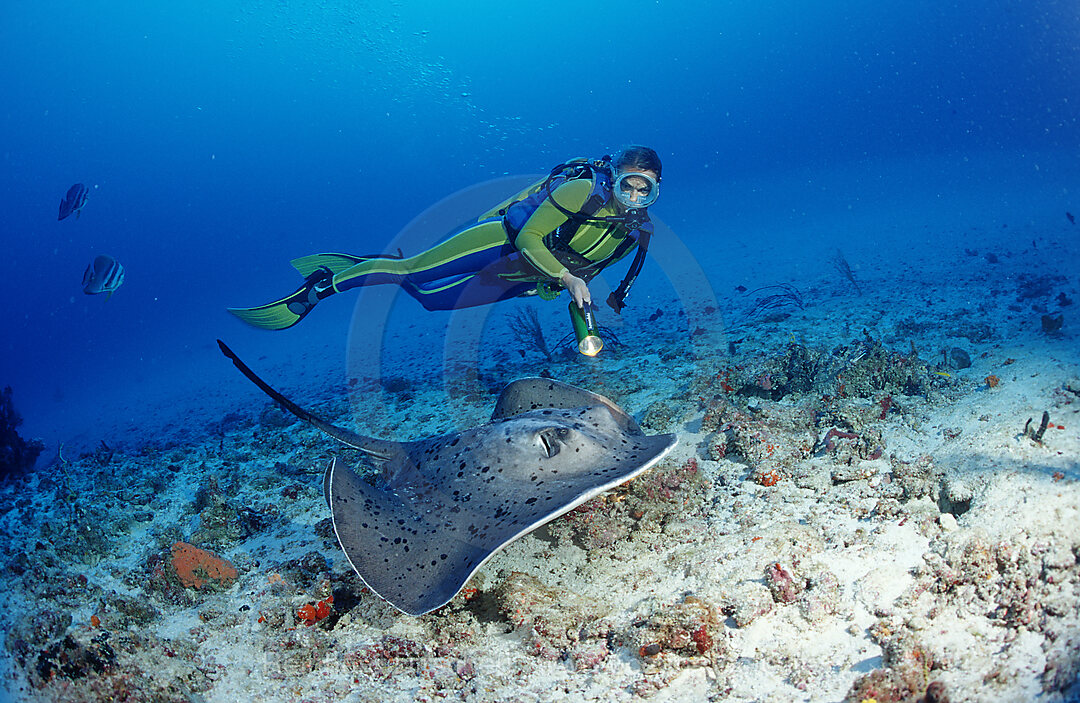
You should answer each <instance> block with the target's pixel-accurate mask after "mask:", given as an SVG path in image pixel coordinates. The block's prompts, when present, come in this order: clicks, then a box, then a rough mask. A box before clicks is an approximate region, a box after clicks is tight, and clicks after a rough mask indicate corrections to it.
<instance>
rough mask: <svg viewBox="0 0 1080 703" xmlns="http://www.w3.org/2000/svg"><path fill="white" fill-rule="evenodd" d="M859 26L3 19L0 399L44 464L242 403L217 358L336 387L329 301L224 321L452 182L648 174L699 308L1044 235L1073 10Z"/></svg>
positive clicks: (77, 10)
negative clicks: (888, 263) (614, 164)
mask: <svg viewBox="0 0 1080 703" xmlns="http://www.w3.org/2000/svg"><path fill="white" fill-rule="evenodd" d="M871 5H874V4H868V3H866V2H839V1H836V0H826V1H823V2H816V3H805V2H757V3H746V2H740V3H735V2H667V1H666V0H664V1H655V0H654V1H650V2H645V1H637V0H631V1H628V2H618V3H581V2H567V1H565V0H556V1H554V2H546V3H510V4H507V3H502V2H498V3H495V2H472V3H467V4H466V3H417V2H413V3H410V2H396V3H354V2H332V1H331V2H286V1H283V0H281V1H277V0H275V1H269V0H267V1H265V2H260V1H246V0H245V1H239V2H238V1H235V0H215V1H214V2H189V3H163V2H149V3H148V2H135V1H130V2H119V1H105V2H100V3H68V2H63V3H61V2H54V1H50V0H34V1H33V2H30V1H28V0H9V1H8V2H5V3H3V6H2V8H0V66H2V67H3V68H2V69H0V95H2V96H3V106H2V107H0V134H2V147H0V153H2V159H3V160H2V165H3V168H2V169H0V193H2V194H3V195H2V201H0V202H2V207H0V233H2V234H0V236H2V237H3V241H4V250H5V256H3V257H2V258H0V281H2V283H0V286H2V287H0V295H2V298H0V299H2V300H3V303H4V304H3V308H2V309H3V312H2V313H0V314H2V316H3V317H2V326H3V337H2V338H0V339H2V341H0V384H5V385H11V386H12V387H13V388H14V391H15V400H16V403H17V405H18V407H19V408H20V410H21V412H22V414H23V415H24V417H25V420H26V424H25V427H24V434H28V435H30V436H38V437H41V438H43V439H45V440H46V441H47V442H48V443H49V444H50V446H51V445H55V444H58V443H60V442H65V441H75V440H74V438H75V437H81V438H82V441H84V442H86V443H89V444H90V445H92V444H93V443H94V442H95V441H97V440H98V439H103V438H105V439H110V441H111V438H110V437H109V435H108V432H109V431H111V430H106V429H100V428H101V427H104V425H102V419H103V418H102V415H108V414H113V413H116V412H122V413H126V415H127V416H126V418H123V419H124V420H125V422H126V423H127V424H128V425H129V426H138V424H139V423H140V422H141V421H143V420H145V419H147V418H145V417H143V416H142V412H143V411H141V410H140V408H142V407H145V412H147V413H149V412H151V410H150V408H158V407H160V405H161V404H162V402H163V401H162V399H166V400H167V399H169V398H173V399H174V400H173V401H171V406H172V408H173V409H174V410H176V411H177V412H179V413H182V414H183V417H184V418H185V419H184V420H183V421H182V422H190V423H192V424H202V423H205V422H207V421H208V419H213V417H210V416H214V415H213V414H214V413H215V412H218V409H217V408H214V409H212V410H211V409H207V410H206V412H203V409H204V406H209V405H211V403H210V401H211V399H212V398H211V396H214V397H217V396H215V394H219V395H220V394H224V395H225V396H228V395H229V393H231V392H233V391H232V390H231V389H233V388H236V389H237V390H236V391H235V392H236V393H237V394H238V395H237V397H238V398H250V397H254V396H252V395H244V394H247V393H253V391H251V390H249V389H247V388H246V387H245V385H244V382H243V381H242V379H240V378H239V377H237V376H236V375H235V373H234V372H233V371H232V370H231V368H229V367H228V364H227V363H226V362H225V361H224V360H223V359H222V358H221V357H220V356H219V355H218V352H217V350H216V348H215V346H214V344H213V340H214V339H215V338H216V337H223V338H225V339H228V340H229V341H230V342H231V343H232V344H233V345H234V346H235V347H236V348H238V349H239V350H243V351H244V352H246V353H247V354H248V355H251V356H253V357H254V358H255V359H259V360H260V363H262V364H263V365H264V366H265V367H269V368H274V369H277V370H278V371H279V372H284V371H288V370H289V368H290V367H289V364H290V361H291V360H294V359H297V354H298V353H299V352H298V350H301V351H304V352H307V353H309V354H315V355H318V356H322V357H325V358H327V359H330V361H329V362H328V366H331V367H333V366H337V367H343V366H344V364H345V362H344V359H345V357H346V350H345V349H346V345H347V344H348V343H349V342H348V338H349V333H348V324H349V320H350V317H351V315H352V314H353V309H352V300H350V301H349V302H345V303H343V302H340V301H335V302H334V304H333V305H330V304H329V303H328V304H327V305H326V306H324V307H325V309H323V307H321V308H320V310H318V311H317V312H316V313H315V314H313V315H312V316H311V318H310V319H309V320H306V321H305V322H304V323H303V324H302V325H300V326H299V327H297V328H295V329H293V330H289V331H287V332H280V333H265V332H260V331H256V330H251V329H248V328H246V327H245V326H244V325H242V324H241V323H239V322H238V321H237V320H235V319H233V318H232V317H231V316H229V315H228V314H227V313H226V312H225V307H226V306H229V305H233V306H238V305H239V306H242V305H255V304H259V303H263V302H266V301H268V300H270V299H272V298H274V297H277V296H278V295H281V294H283V293H285V292H288V291H289V290H291V288H292V287H294V286H295V285H296V283H297V280H298V279H297V277H296V275H295V273H294V272H293V271H292V269H291V268H290V267H289V266H288V260H289V259H290V258H292V257H294V256H299V255H303V254H307V253H312V252H315V251H326V250H330V251H333V250H343V251H349V252H356V253H365V252H369V251H379V250H381V249H382V248H383V247H384V246H385V245H386V243H387V242H389V241H391V240H392V239H393V238H394V236H395V234H396V233H397V232H398V231H399V230H400V229H401V228H402V227H403V226H404V225H405V224H406V223H408V222H409V221H410V220H411V219H412V218H413V216H415V215H416V214H417V213H419V212H421V211H422V210H424V209H425V208H427V207H428V206H429V205H431V204H433V203H435V202H437V201H439V200H440V199H441V198H444V197H445V196H447V195H449V194H451V193H454V192H456V191H458V190H460V189H462V188H466V187H468V186H470V185H472V184H475V183H478V182H483V181H486V180H488V179H492V178H497V177H500V176H504V175H508V174H529V173H538V172H542V171H546V170H547V169H548V168H550V167H551V166H552V165H554V164H556V163H558V162H560V161H561V160H563V159H565V158H568V157H573V156H579V155H599V154H602V153H604V152H606V151H610V150H612V149H614V148H616V147H617V146H618V145H620V144H623V143H627V142H640V143H646V144H649V145H651V146H653V147H654V148H656V149H657V151H658V152H659V153H660V154H661V156H662V158H663V159H664V183H663V194H662V196H661V199H660V201H659V202H658V203H657V205H656V206H655V207H654V210H655V212H656V214H657V215H658V216H659V217H661V218H663V220H664V221H665V222H666V223H667V224H668V225H670V226H671V227H672V229H673V230H674V231H676V232H677V233H678V235H679V237H680V238H681V239H682V241H684V242H685V244H686V246H687V247H688V248H689V249H690V251H692V252H693V253H694V255H695V257H696V259H697V262H698V263H699V264H700V266H701V268H702V269H703V270H704V271H705V272H706V273H707V275H708V276H709V277H710V280H712V281H713V283H714V285H715V287H716V289H717V290H718V291H722V290H726V288H725V287H726V286H728V285H735V284H739V283H742V282H744V281H745V282H746V284H747V285H755V284H756V285H761V284H766V283H770V282H773V281H774V280H777V279H778V278H780V277H781V276H782V275H787V273H789V272H790V271H800V270H801V271H805V270H806V268H807V267H813V266H814V265H815V264H814V262H815V257H814V253H815V251H819V250H820V251H831V249H832V248H833V247H835V246H836V245H838V244H843V245H844V246H845V251H846V252H848V254H849V256H851V257H852V258H856V257H857V256H858V255H859V253H860V252H867V251H874V252H875V253H877V254H880V253H881V252H882V251H883V250H895V251H896V252H897V253H898V255H899V254H902V253H903V252H905V251H910V250H911V249H913V248H924V247H944V248H945V249H944V250H945V251H953V249H952V248H949V247H950V245H952V244H956V243H957V241H958V240H961V239H963V237H964V236H965V235H963V234H959V233H963V232H966V231H970V230H971V229H972V228H973V227H976V226H977V227H981V228H982V231H991V230H992V229H994V228H999V227H1000V226H1001V225H1002V224H1003V223H1013V224H1014V225H1015V224H1017V223H1023V224H1026V225H1028V226H1030V227H1033V228H1035V229H1038V228H1040V227H1043V228H1046V229H1053V230H1054V231H1059V232H1065V233H1066V234H1067V233H1068V230H1067V229H1064V228H1067V227H1068V223H1067V222H1066V221H1065V219H1064V212H1065V211H1066V210H1071V211H1073V212H1078V213H1080V196H1078V194H1077V188H1078V187H1080V161H1078V158H1080V124H1078V115H1080V95H1078V93H1077V86H1078V85H1080V10H1078V9H1077V5H1076V3H1075V2H1072V1H1069V0H1061V1H1056V0H1033V1H1031V2H1016V1H1006V0H990V1H989V2H988V1H986V0H979V1H978V2H976V1H975V0H965V1H963V2H944V3H943V2H940V1H934V2H929V1H925V0H924V1H916V2H905V3H882V4H880V5H881V6H880V7H871ZM76 182H83V183H85V184H87V185H88V186H89V187H90V191H91V195H90V200H89V202H88V203H87V205H86V207H85V209H84V211H83V213H82V216H81V217H80V218H79V219H75V218H69V219H67V220H64V221H62V222H58V221H57V220H56V211H57V206H58V203H59V200H60V198H61V197H62V196H63V194H64V193H65V192H66V190H67V188H68V187H69V186H70V185H71V184H73V183H76ZM452 224H454V223H448V226H450V225H452ZM906 225H910V226H906ZM1072 236H1076V235H1075V232H1074V233H1073V235H1072ZM964 243H966V242H964ZM762 252H768V255H767V256H763V255H762ZM100 253H105V254H109V255H112V256H114V257H116V258H117V259H118V260H119V261H121V262H122V263H123V265H124V266H125V267H126V271H127V276H126V281H125V283H124V285H123V287H122V288H121V289H120V290H119V291H118V292H117V293H116V294H115V295H114V296H113V298H112V299H111V300H108V301H105V300H104V299H103V296H86V295H83V293H82V291H81V285H80V281H81V276H82V272H83V270H84V268H85V267H86V265H87V263H89V261H90V260H92V258H93V257H94V256H95V255H97V254H100ZM766 262H767V263H766ZM821 265H822V266H827V264H825V263H822V264H821ZM763 267H767V270H763ZM650 270H652V269H650ZM621 273H622V271H621V268H620V270H619V271H617V272H616V273H615V274H614V278H613V284H614V283H617V281H618V279H619V277H621ZM643 285H648V283H647V282H646V283H644V284H643ZM407 302H408V301H407ZM411 311H412V313H411V314H413V315H415V316H417V317H418V318H420V317H423V316H424V315H425V313H424V312H423V311H422V310H421V309H420V307H419V306H418V305H413V306H412V307H411ZM425 319H428V320H442V319H444V318H440V317H438V316H435V317H430V318H425ZM298 363H299V362H298ZM303 363H310V360H307V359H305V361H304V362H303ZM294 366H295V365H294ZM292 371H293V372H294V373H295V374H296V377H294V378H293V379H292V380H291V381H290V383H291V385H293V386H295V385H297V383H302V382H303V378H302V376H303V372H302V370H297V369H295V368H293V369H292ZM287 385H288V384H287ZM241 389H242V390H241ZM118 399H119V400H118ZM140 399H145V406H143V405H141V403H142V402H143V401H142V400H140ZM219 400H220V398H219ZM225 404H226V405H227V403H225ZM116 408H123V410H122V411H117V410H116ZM153 412H159V411H158V410H153ZM215 417H216V416H215ZM87 432H89V433H90V434H87ZM94 433H97V434H94Z"/></svg>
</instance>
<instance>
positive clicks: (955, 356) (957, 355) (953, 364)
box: [946, 347, 971, 371]
mask: <svg viewBox="0 0 1080 703" xmlns="http://www.w3.org/2000/svg"><path fill="white" fill-rule="evenodd" d="M946 359H947V361H948V363H947V366H948V367H949V368H950V369H953V370H955V371H959V370H961V369H967V368H971V355H970V354H968V353H967V352H966V351H964V350H963V349H961V348H960V347H953V348H952V349H950V350H949V351H948V353H947V355H946Z"/></svg>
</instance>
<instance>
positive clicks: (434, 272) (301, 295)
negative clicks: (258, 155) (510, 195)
mask: <svg viewBox="0 0 1080 703" xmlns="http://www.w3.org/2000/svg"><path fill="white" fill-rule="evenodd" d="M508 249H509V250H511V251H512V246H511V245H510V244H509V243H508V242H507V240H506V232H505V230H504V229H503V226H502V222H501V220H499V219H490V220H484V221H483V222H479V223H476V224H474V225H471V226H469V227H466V228H465V229H463V230H462V231H460V232H458V233H456V234H454V235H452V236H450V237H449V238H447V239H446V240H444V241H442V242H440V243H438V244H436V245H435V246H433V247H432V248H430V249H428V250H427V251H425V252H422V253H420V254H417V255H416V256H411V257H408V258H403V259H394V258H390V257H372V258H367V257H353V258H355V259H357V260H358V261H357V263H355V264H352V265H349V264H350V263H351V261H349V259H348V257H350V256H351V255H340V254H330V255H318V254H317V255H313V256H311V257H301V258H300V259H297V260H295V261H294V262H293V263H294V265H295V266H296V267H297V270H300V271H306V270H310V271H311V273H310V274H309V275H308V276H307V280H305V281H304V285H302V286H301V287H300V288H298V289H297V290H295V291H294V292H292V293H290V294H289V295H287V296H285V297H284V298H282V299H280V300H275V301H274V302H272V303H267V304H266V305H260V306H258V307H255V308H230V309H229V312H231V313H233V314H234V315H236V316H237V317H239V318H240V319H241V320H243V321H245V322H247V323H248V324H251V325H254V326H256V327H262V328H264V329H272V330H277V329H285V328H287V327H292V326H293V325H295V324H296V323H298V322H300V320H302V319H303V318H304V317H305V316H306V315H307V314H308V313H309V312H311V310H312V308H314V307H315V305H316V304H317V303H318V302H319V301H320V300H323V299H324V298H327V297H329V296H330V295H333V294H334V293H337V292H340V291H342V290H348V289H350V288H356V287H358V286H366V285H379V284H383V283H395V284H400V285H403V286H405V287H406V290H407V291H409V292H410V294H413V295H414V297H417V299H418V300H420V301H421V303H422V304H424V306H425V307H428V305H435V306H436V307H430V308H428V309H431V310H444V309H450V308H446V307H441V306H443V305H447V304H450V303H449V302H447V301H450V300H452V299H453V293H449V292H448V293H446V294H444V295H442V296H436V297H434V298H421V297H418V296H417V294H416V292H417V291H419V290H421V288H419V287H421V286H427V287H429V288H430V287H432V284H436V285H434V286H433V287H434V288H438V287H440V286H439V285H438V284H437V282H439V281H447V280H448V279H453V278H455V277H462V276H468V275H469V274H473V273H475V272H477V271H481V270H483V269H484V268H485V267H488V266H491V265H492V264H496V263H497V262H498V261H499V260H500V258H502V257H503V256H504V254H505V253H506V251H507V250H508ZM327 256H329V257H336V258H335V260H334V261H332V262H331V261H328V260H326V259H325V258H320V257H327ZM315 264H319V266H318V267H317V268H313V267H314V266H315ZM448 290H449V289H448ZM424 300H428V301H429V302H428V303H424ZM489 302H490V301H489ZM476 304H480V303H476ZM450 305H451V307H453V306H452V304H450Z"/></svg>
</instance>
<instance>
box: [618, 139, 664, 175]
mask: <svg viewBox="0 0 1080 703" xmlns="http://www.w3.org/2000/svg"><path fill="white" fill-rule="evenodd" d="M611 165H612V166H613V167H614V168H615V170H616V171H618V170H619V169H620V168H623V167H624V166H629V167H630V168H636V169H640V170H642V171H656V177H657V178H660V171H661V169H662V168H663V167H662V166H661V165H660V157H659V156H657V155H656V152H655V151H653V150H652V149H650V148H649V147H647V146H642V145H641V144H629V145H627V146H624V147H623V148H622V149H620V150H619V151H618V152H617V153H616V154H615V156H614V157H613V158H612V159H611Z"/></svg>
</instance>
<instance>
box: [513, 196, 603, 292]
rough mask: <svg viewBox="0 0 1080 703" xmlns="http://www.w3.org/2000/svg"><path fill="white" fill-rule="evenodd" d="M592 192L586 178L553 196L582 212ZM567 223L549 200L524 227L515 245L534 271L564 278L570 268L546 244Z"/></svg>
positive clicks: (572, 209) (566, 205) (573, 209)
mask: <svg viewBox="0 0 1080 703" xmlns="http://www.w3.org/2000/svg"><path fill="white" fill-rule="evenodd" d="M591 190H592V181H591V180H590V179H588V178H582V179H579V180H573V181H570V182H569V183H564V184H563V185H561V186H559V187H558V188H556V189H555V191H554V192H553V193H552V197H553V198H555V199H556V202H558V203H559V205H561V206H562V207H563V208H564V209H566V210H569V211H570V212H578V211H579V210H581V208H582V207H584V205H585V199H586V198H587V197H589V192H590V191H591ZM566 220H567V217H566V215H565V214H564V213H563V212H562V211H561V210H559V208H557V207H555V206H554V205H552V204H551V201H550V200H545V201H544V202H542V203H540V206H539V207H538V208H536V212H534V213H533V214H532V216H531V217H529V219H528V220H526V221H525V224H523V225H522V226H521V231H519V232H518V235H517V238H515V239H514V246H515V247H517V249H518V251H520V252H521V253H522V255H524V257H525V259H526V260H527V261H528V262H529V263H530V264H532V266H533V268H535V269H536V270H537V271H539V272H540V273H543V274H545V275H547V276H550V277H551V278H552V279H554V280H556V281H558V280H560V279H561V277H562V275H563V274H564V273H566V271H567V269H566V267H565V266H563V264H562V262H560V261H559V260H558V259H556V258H555V256H554V255H553V254H552V253H551V251H550V250H549V249H548V248H547V247H546V246H545V245H544V237H546V236H548V235H549V234H551V233H552V232H554V231H555V230H557V229H558V228H559V227H560V226H562V225H563V224H564V223H565V222H566Z"/></svg>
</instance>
